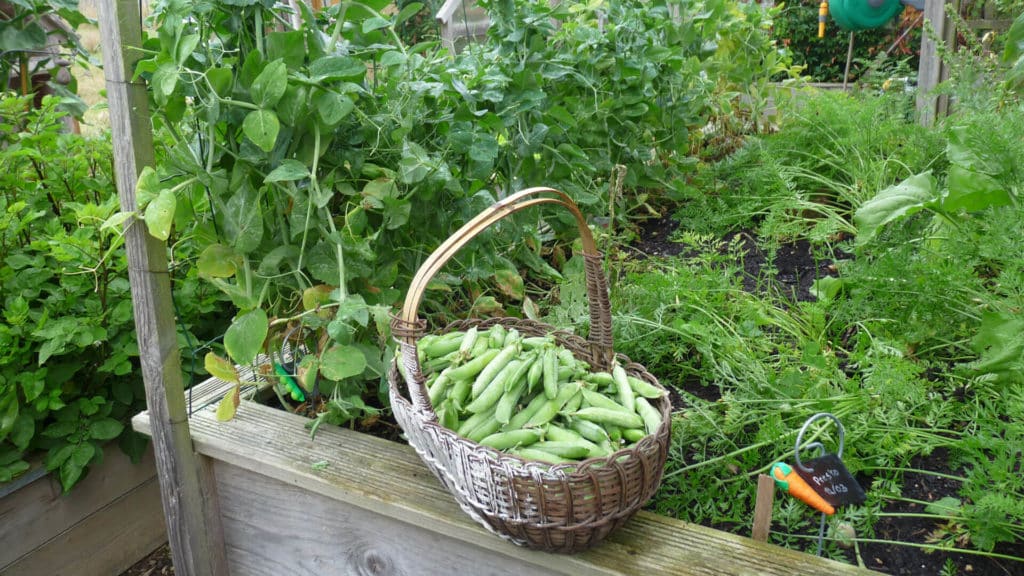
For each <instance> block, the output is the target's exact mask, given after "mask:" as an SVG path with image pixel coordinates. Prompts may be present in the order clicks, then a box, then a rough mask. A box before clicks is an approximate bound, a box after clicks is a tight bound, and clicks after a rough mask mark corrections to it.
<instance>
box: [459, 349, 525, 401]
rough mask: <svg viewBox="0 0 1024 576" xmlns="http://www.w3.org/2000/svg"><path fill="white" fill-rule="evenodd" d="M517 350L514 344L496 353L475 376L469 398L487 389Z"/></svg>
mask: <svg viewBox="0 0 1024 576" xmlns="http://www.w3.org/2000/svg"><path fill="white" fill-rule="evenodd" d="M517 352H518V350H517V349H516V346H515V345H514V344H510V345H508V346H505V347H504V348H502V349H501V351H499V352H498V354H497V355H496V356H495V357H494V359H493V360H491V361H490V362H488V363H487V366H485V367H484V368H483V369H482V370H481V371H480V373H479V374H477V377H476V380H474V381H473V389H472V392H471V393H470V396H472V397H473V398H476V397H477V396H479V395H480V393H481V392H483V391H484V389H485V388H487V385H488V384H490V383H491V381H492V380H494V379H495V376H497V375H498V373H499V372H501V371H502V370H503V369H504V368H505V366H506V365H507V364H508V363H509V362H510V361H511V360H512V358H513V357H514V356H515V355H516V353H517Z"/></svg>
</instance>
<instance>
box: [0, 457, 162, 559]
mask: <svg viewBox="0 0 1024 576" xmlns="http://www.w3.org/2000/svg"><path fill="white" fill-rule="evenodd" d="M104 456H105V457H104V461H103V463H102V464H100V465H97V466H94V467H92V469H91V470H90V471H89V475H88V476H87V477H86V478H85V479H84V480H82V481H81V482H80V483H79V484H78V485H76V486H75V488H74V490H72V491H71V493H70V494H67V495H62V494H61V487H60V482H59V481H58V480H57V479H56V478H54V477H53V476H52V475H51V474H47V473H46V471H45V469H44V468H43V467H42V466H41V465H38V466H34V467H33V468H32V469H31V470H29V471H28V472H26V473H25V475H23V476H22V477H21V478H20V479H19V480H15V481H14V482H12V483H10V484H9V485H7V486H4V487H2V489H0V542H3V543H4V544H3V546H2V547H0V574H11V575H12V576H13V575H15V574H39V575H43V574H46V575H58V574H68V575H74V576H108V575H110V574H117V573H119V572H121V571H122V570H124V569H125V568H127V567H129V566H131V565H132V564H133V563H135V562H136V561H137V560H138V559H139V558H142V557H143V556H145V555H146V554H148V553H149V552H151V551H152V550H154V549H156V548H157V547H158V546H160V544H161V543H163V542H164V541H165V540H166V539H167V536H166V528H165V523H164V515H163V511H162V510H161V507H160V486H159V484H158V483H157V479H156V467H155V465H154V462H153V451H152V449H149V450H147V451H146V453H145V456H144V457H143V459H142V461H141V462H140V463H138V464H132V462H131V461H130V460H129V459H128V457H127V456H126V455H125V454H124V453H123V452H121V451H120V450H119V449H117V447H111V448H110V449H109V450H106V451H105V453H104Z"/></svg>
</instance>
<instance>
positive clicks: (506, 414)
mask: <svg viewBox="0 0 1024 576" xmlns="http://www.w3.org/2000/svg"><path fill="white" fill-rule="evenodd" d="M524 390H526V381H520V382H519V383H518V384H517V385H515V386H513V387H512V389H511V390H509V391H508V392H505V394H504V395H503V396H502V397H501V399H500V400H498V404H497V406H496V407H495V408H494V419H495V420H497V421H498V422H501V423H502V424H508V422H509V420H511V419H512V410H514V409H515V407H516V404H517V403H518V402H519V397H520V396H522V394H523V391H524Z"/></svg>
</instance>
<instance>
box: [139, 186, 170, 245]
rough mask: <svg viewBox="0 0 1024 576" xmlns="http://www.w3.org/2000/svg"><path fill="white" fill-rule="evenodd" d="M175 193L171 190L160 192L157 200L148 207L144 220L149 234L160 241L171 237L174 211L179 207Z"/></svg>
mask: <svg viewBox="0 0 1024 576" xmlns="http://www.w3.org/2000/svg"><path fill="white" fill-rule="evenodd" d="M177 202H178V201H177V199H176V198H175V197H174V192H172V191H171V190H170V189H164V190H161V191H160V194H158V195H157V197H156V199H154V200H152V201H151V202H150V203H149V205H147V206H146V212H145V215H144V219H145V220H146V227H147V228H148V229H149V233H150V234H151V235H152V236H153V237H154V238H157V239H159V240H164V241H166V240H167V238H168V237H170V235H171V224H173V223H174V209H175V207H176V205H177Z"/></svg>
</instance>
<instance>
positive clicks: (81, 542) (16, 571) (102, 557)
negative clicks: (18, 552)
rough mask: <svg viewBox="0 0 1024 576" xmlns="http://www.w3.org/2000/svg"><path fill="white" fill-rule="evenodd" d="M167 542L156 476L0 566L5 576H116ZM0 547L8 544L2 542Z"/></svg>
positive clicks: (9, 540) (5, 541)
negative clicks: (7, 563)
mask: <svg viewBox="0 0 1024 576" xmlns="http://www.w3.org/2000/svg"><path fill="white" fill-rule="evenodd" d="M165 540H166V531H165V528H164V519H163V514H162V513H161V506H160V485H159V484H158V483H157V480H156V476H153V477H152V478H150V479H149V480H146V481H145V482H143V483H142V484H140V485H139V486H136V487H135V488H133V489H132V490H130V491H128V492H127V493H125V494H123V495H122V496H120V497H119V498H116V499H115V500H113V501H112V502H110V503H108V504H107V505H106V506H104V507H102V508H100V509H99V510H97V511H95V512H94V513H92V514H90V515H88V516H86V517H85V518H84V519H83V520H82V521H81V522H78V523H77V524H75V525H74V526H71V527H70V528H68V529H67V530H64V531H63V532H60V533H59V534H57V535H55V536H54V537H53V538H50V539H49V540H48V541H46V542H45V543H44V544H43V545H41V546H39V547H37V548H36V549H34V550H32V551H31V552H29V553H28V554H25V555H23V556H21V557H20V558H18V559H17V560H15V561H14V562H13V563H12V564H10V565H8V566H6V567H4V568H0V574H2V575H4V576H19V575H39V576H42V575H46V576H110V575H111V574H120V573H121V572H122V571H124V570H125V569H127V568H128V567H130V566H131V565H133V564H134V563H135V562H137V561H138V560H139V559H140V558H143V557H144V556H146V554H148V553H150V552H152V551H153V550H155V549H156V548H157V547H158V546H160V545H161V544H163V543H164V541H165ZM3 542H4V544H5V545H7V544H8V543H9V542H12V540H11V539H7V538H5V539H4V540H3Z"/></svg>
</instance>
